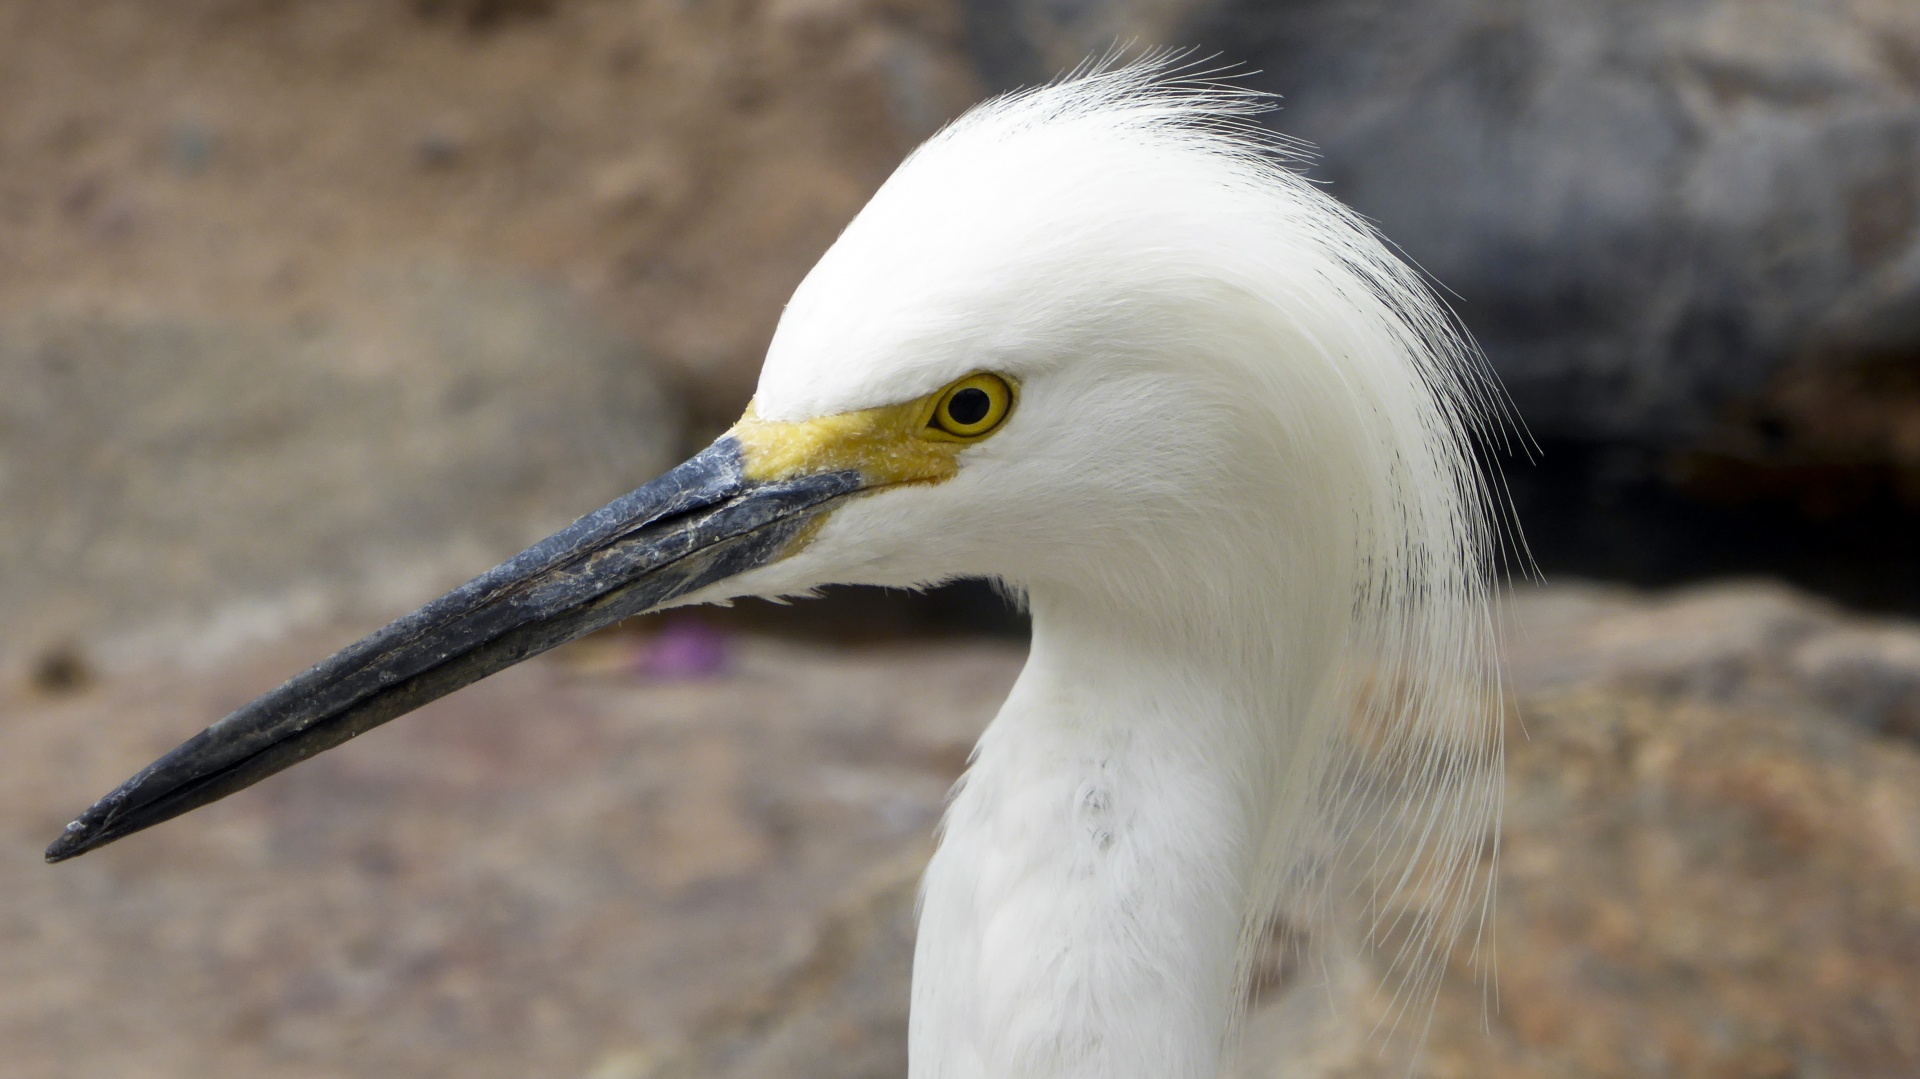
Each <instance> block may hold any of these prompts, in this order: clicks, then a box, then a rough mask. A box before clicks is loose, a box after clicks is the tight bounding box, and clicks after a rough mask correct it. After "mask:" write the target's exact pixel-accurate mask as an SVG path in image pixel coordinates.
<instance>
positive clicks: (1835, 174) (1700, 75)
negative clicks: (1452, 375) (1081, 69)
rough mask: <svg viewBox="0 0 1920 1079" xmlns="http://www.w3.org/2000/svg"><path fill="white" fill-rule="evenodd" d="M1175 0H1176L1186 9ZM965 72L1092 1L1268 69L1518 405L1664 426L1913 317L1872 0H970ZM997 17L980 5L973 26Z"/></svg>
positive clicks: (1017, 75)
mask: <svg viewBox="0 0 1920 1079" xmlns="http://www.w3.org/2000/svg"><path fill="white" fill-rule="evenodd" d="M1169 6H1172V7H1175V8H1179V7H1184V11H1185V15H1184V19H1183V18H1181V17H1180V15H1179V13H1178V11H1177V10H1176V11H1175V12H1173V13H1171V14H1170V13H1169V11H1168V10H1167V8H1168V7H1169ZM969 11H970V12H971V13H972V18H973V22H974V25H975V28H976V31H975V34H974V47H975V51H976V56H977V57H978V60H979V63H980V65H981V68H982V70H983V73H984V74H985V75H986V76H987V77H988V78H989V79H990V80H994V81H998V82H1000V83H1001V84H1003V85H1004V84H1006V83H1009V82H1017V81H1026V80H1031V79H1034V78H1043V77H1046V76H1047V75H1049V74H1051V73H1052V72H1053V71H1056V70H1058V69H1059V68H1060V66H1061V65H1062V61H1063V57H1066V56H1071V55H1073V54H1074V53H1076V52H1080V53H1084V51H1085V50H1087V49H1089V48H1094V49H1097V48H1099V47H1100V46H1101V44H1102V42H1101V41H1100V40H1098V39H1099V38H1100V36H1101V34H1102V33H1103V32H1105V31H1106V30H1107V29H1108V28H1109V27H1125V28H1126V29H1127V30H1130V31H1132V32H1134V33H1136V34H1137V35H1138V36H1139V38H1140V40H1142V41H1143V42H1146V43H1152V42H1156V41H1166V42H1173V43H1180V42H1188V41H1193V40H1204V41H1206V42H1208V43H1209V45H1210V46H1212V47H1217V48H1219V49H1220V50H1221V51H1222V52H1223V54H1224V57H1225V58H1226V59H1227V60H1241V61H1246V62H1248V63H1249V64H1251V65H1252V66H1253V67H1255V68H1258V69H1260V71H1261V73H1260V74H1259V75H1257V76H1255V77H1254V78H1253V79H1252V81H1253V82H1254V83H1256V84H1258V85H1260V86H1262V87H1264V88H1267V89H1271V90H1274V91H1277V92H1279V93H1281V94H1283V95H1284V96H1285V109H1284V111H1283V112H1282V113H1281V114H1280V115H1279V116H1278V117H1277V118H1276V119H1275V123H1276V124H1277V125H1278V126H1279V127H1281V128H1283V129H1284V130H1285V131H1287V132H1288V133H1289V134H1292V135H1295V136H1299V137H1303V138H1306V139H1309V140H1311V141H1312V142H1314V143H1316V144H1317V145H1318V146H1320V147H1321V149H1322V150H1323V152H1324V158H1323V160H1322V162H1321V163H1320V164H1319V165H1317V166H1316V167H1315V168H1314V170H1313V172H1314V174H1315V175H1316V176H1318V177H1320V178H1323V179H1325V180H1327V181H1330V183H1331V186H1332V190H1333V191H1334V192H1335V193H1336V194H1337V195H1339V196H1340V197H1341V198H1342V199H1344V200H1346V201H1347V202H1349V203H1350V204H1352V205H1353V206H1355V207H1356V208H1358V209H1359V210H1360V211H1361V212H1362V213H1365V214H1367V215H1368V216H1369V217H1371V218H1373V219H1374V220H1376V221H1378V222H1379V224H1380V226H1381V228H1382V230H1383V231H1384V232H1385V233H1386V235H1388V236H1389V237H1391V238H1392V239H1393V240H1394V241H1395V242H1396V243H1398V244H1400V245H1401V246H1402V247H1403V248H1404V249H1405V251H1406V252H1407V254H1408V255H1410V256H1411V257H1412V258H1413V259H1415V260H1416V261H1418V262H1419V263H1420V264H1421V265H1422V266H1423V267H1425V268H1426V270H1427V271H1429V272H1430V273H1431V274H1432V275H1433V276H1434V277H1435V278H1436V279H1437V280H1438V281H1439V282H1441V283H1442V284H1443V285H1444V286H1445V287H1446V288H1448V289H1450V290H1452V291H1453V292H1455V293H1457V294H1458V300H1457V306H1458V308H1459V310H1460V312H1461V314H1462V316H1463V317H1464V319H1465V320H1466V322H1467V323H1468V325H1469V326H1470V327H1471V328H1472V329H1473V330H1474V331H1475V333H1476V334H1477V335H1478V337H1479V338H1480V340H1481V342H1482V343H1483V344H1484V345H1485V347H1486V349H1487V351H1488V353H1489V355H1490V356H1491V358H1492V360H1493V362H1494V365H1495V366H1496V367H1497V368H1498V369H1499V371H1500V373H1501V376H1502V377H1503V378H1504V380H1505V381H1506V384H1507V386H1508V387H1509V389H1510V390H1511V391H1512V393H1513V395H1514V397H1515V398H1516V400H1517V402H1518V404H1519V406H1520V412H1521V414H1522V416H1524V417H1525V419H1526V422H1527V423H1528V424H1529V425H1530V426H1531V428H1532V429H1533V431H1534V432H1535V433H1536V434H1538V435H1542V436H1547V437H1560V436H1566V437H1576V438H1606V439H1628V440H1633V441H1637V442H1640V443H1643V444H1650V445H1656V446H1670V445H1674V444H1681V443H1687V442H1689V441H1692V440H1696V439H1698V438H1700V437H1701V435H1702V434H1703V432H1705V431H1706V430H1707V429H1708V428H1709V427H1710V425H1711V424H1712V422H1713V420H1714V419H1715V418H1716V416H1717V415H1718V414H1719V413H1720V412H1721V411H1722V410H1723V409H1724V408H1725V406H1726V405H1727V404H1728V403H1729V402H1733V401H1739V400H1743V399H1746V398H1749V397H1751V396H1753V395H1755V394H1756V393H1759V392H1760V391H1761V390H1762V388H1763V387H1764V385H1765V384H1766V383H1767V381H1768V380H1769V378H1770V377H1772V376H1773V375H1774V374H1775V373H1776V372H1778V371H1779V370H1780V369H1781V368H1782V367H1783V366H1786V365H1788V364H1791V363H1794V362H1796V361H1806V362H1812V363H1825V362H1845V361H1846V360H1847V359H1849V358H1851V357H1854V356H1858V355H1861V354H1864V353H1884V352H1887V351H1889V350H1907V351H1910V350H1912V349H1914V348H1915V347H1920V315H1915V314H1914V312H1916V311H1920V60H1917V59H1916V58H1920V8H1916V7H1914V6H1913V5H1911V4H1900V3H1893V2H1888V0H1660V2H1649V3H1639V4H1596V3H1589V2H1583V0H1414V2H1406V0H1189V2H1187V3H1185V4H1184V5H1180V4H1178V3H1177V0H1167V2H1166V3H1162V4H1160V5H1157V6H1156V5H1154V4H1149V3H1147V2H1146V0H1080V2H1077V3H1062V2H1060V0H971V2H970V5H969ZM989 28H991V32H989Z"/></svg>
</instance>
